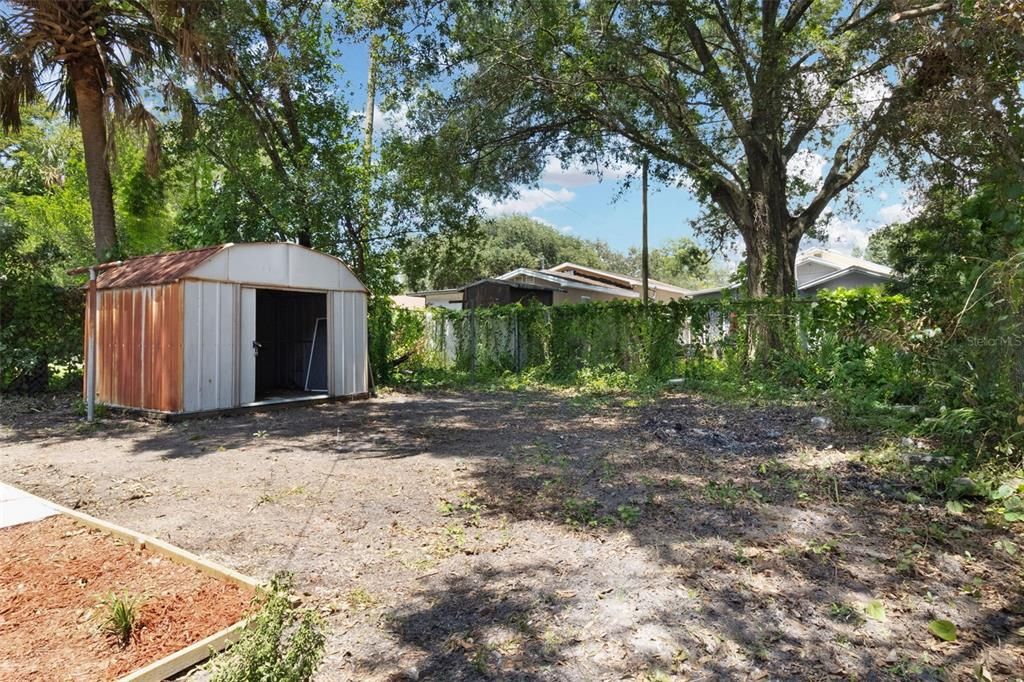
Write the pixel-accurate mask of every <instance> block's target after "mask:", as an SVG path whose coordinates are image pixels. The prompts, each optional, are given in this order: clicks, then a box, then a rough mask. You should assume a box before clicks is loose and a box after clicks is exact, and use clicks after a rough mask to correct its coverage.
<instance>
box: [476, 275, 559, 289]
mask: <svg viewBox="0 0 1024 682" xmlns="http://www.w3.org/2000/svg"><path fill="white" fill-rule="evenodd" d="M488 283H490V284H500V285H502V286H509V287H512V288H515V289H536V290H538V291H562V287H559V286H557V285H553V286H547V285H542V284H530V283H529V282H515V281H509V280H507V279H497V278H496V277H488V278H486V279H478V280H477V281H475V282H470V283H469V284H467V285H466V286H464V287H462V289H461V291H465V290H466V289H468V288H470V287H475V286H477V285H478V284H488Z"/></svg>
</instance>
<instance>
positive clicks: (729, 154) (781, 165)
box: [421, 0, 953, 296]
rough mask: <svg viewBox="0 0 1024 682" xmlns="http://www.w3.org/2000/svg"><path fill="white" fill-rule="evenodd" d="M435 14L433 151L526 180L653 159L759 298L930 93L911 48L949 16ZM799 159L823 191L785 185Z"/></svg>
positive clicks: (673, 0)
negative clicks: (735, 241) (569, 159)
mask: <svg viewBox="0 0 1024 682" xmlns="http://www.w3.org/2000/svg"><path fill="white" fill-rule="evenodd" d="M432 11H433V12H435V16H436V12H437V9H436V8H433V9H432ZM446 11H447V12H448V13H447V14H446V15H445V20H444V21H443V22H442V23H443V27H442V29H441V31H440V32H439V34H438V35H437V36H434V37H430V38H428V39H426V40H424V41H423V44H425V45H427V46H428V48H429V50H430V51H431V52H432V53H433V55H434V56H435V61H434V63H435V64H440V65H441V66H442V67H444V70H443V71H441V70H439V72H440V73H443V74H444V75H445V78H444V80H443V82H444V86H443V89H444V90H445V91H446V97H444V98H443V99H442V98H434V99H432V100H430V101H429V111H427V112H426V113H423V114H421V115H422V116H423V117H424V119H425V120H427V121H430V120H433V121H434V122H435V123H436V124H437V131H438V133H439V134H442V135H447V136H449V137H450V138H451V139H454V140H461V141H463V142H465V146H466V149H467V150H468V153H469V156H470V157H471V158H472V159H473V160H479V159H482V158H487V157H489V156H500V155H502V154H505V155H508V154H509V150H511V156H512V157H513V158H514V159H515V160H516V162H517V163H518V164H519V166H520V167H522V168H527V169H532V170H534V171H535V170H537V169H538V168H539V167H540V163H539V159H542V158H543V156H544V155H545V154H549V153H552V152H555V153H559V154H560V155H562V156H563V158H565V157H566V156H568V155H580V154H582V155H585V156H586V155H591V156H593V157H595V158H596V157H602V156H603V157H605V158H607V157H608V155H613V156H614V155H618V156H620V157H625V158H633V159H635V158H637V157H638V156H640V155H648V156H649V157H650V158H651V159H652V163H653V164H654V168H655V169H656V171H657V173H658V174H660V175H661V177H662V178H663V179H664V180H666V181H669V182H675V183H678V184H683V183H680V180H681V178H682V177H683V176H688V178H689V182H687V183H685V184H686V185H687V186H688V187H690V188H691V189H692V190H694V191H695V192H696V194H697V195H698V197H699V198H700V199H701V200H702V201H703V202H704V203H705V205H707V206H709V207H711V208H712V209H713V210H712V213H711V216H712V218H711V219H710V220H709V221H708V222H707V223H705V224H704V225H703V226H700V227H702V228H703V229H704V230H705V231H706V232H709V233H712V234H713V236H717V237H720V238H721V237H739V238H741V239H742V242H743V244H744V246H745V249H746V258H747V291H748V293H749V294H750V295H751V296H761V295H766V294H769V295H790V294H793V293H794V292H795V284H796V281H795V268H794V262H795V257H796V253H797V250H798V248H799V245H800V242H801V239H802V238H803V237H804V236H805V235H808V234H814V233H815V232H816V230H820V228H821V221H822V218H823V217H824V216H826V215H827V213H828V209H829V206H830V204H832V203H833V202H834V200H836V198H837V197H840V195H842V193H843V192H844V191H845V190H847V189H848V188H849V187H850V186H851V185H852V184H853V183H854V182H855V181H857V179H858V178H859V177H861V175H862V174H863V173H864V172H865V170H867V169H868V168H869V166H870V164H871V162H872V159H873V158H874V157H875V156H876V155H877V154H878V153H879V151H880V149H881V147H882V145H883V141H884V133H885V132H886V131H887V130H889V129H891V128H892V126H893V125H894V124H895V123H896V122H898V121H899V120H900V117H901V116H902V115H903V111H904V110H905V108H906V107H907V106H908V105H909V104H910V103H912V102H914V101H918V100H920V99H921V98H924V97H928V96H929V93H930V91H931V90H932V88H933V86H934V85H935V84H936V83H937V82H939V80H940V79H937V78H935V77H934V73H935V68H934V61H935V60H936V58H940V61H941V55H938V56H936V55H931V54H928V53H921V52H920V51H919V48H920V46H922V45H925V44H926V40H925V39H924V37H923V36H926V35H927V33H928V32H929V31H932V30H936V29H937V27H939V26H940V25H941V23H942V21H943V19H944V17H945V15H946V14H947V13H948V12H951V11H953V10H951V9H950V8H949V7H947V6H946V5H942V6H941V7H938V8H932V9H931V10H930V11H929V12H928V13H927V14H924V13H922V14H921V15H920V16H917V15H916V14H915V13H916V11H917V8H916V7H914V6H912V5H911V4H910V3H898V2H892V1H889V0H854V1H852V2H840V1H838V0H833V1H821V0H818V1H813V0H789V1H788V2H784V1H781V0H766V1H765V2H754V1H752V0H667V1H663V2H656V1H655V2H652V1H647V0H591V1H589V2H570V1H567V0H531V1H529V2H513V1H507V2H501V1H497V2H496V1H494V0H479V1H476V0H455V1H453V2H450V3H448V4H447V5H446ZM898 12H902V14H901V17H900V18H901V20H894V15H895V14H896V13H898ZM452 64H455V65H456V68H452ZM455 130H458V131H461V132H454V131H455ZM446 131H447V132H446ZM808 159H810V160H812V161H813V160H815V159H820V163H821V164H822V166H823V169H824V172H823V173H822V175H821V177H820V179H818V178H813V177H811V178H808V177H807V174H806V173H801V172H796V171H795V167H796V166H798V165H799V163H800V162H801V161H802V160H803V161H807V160H808ZM528 174H529V173H528V172H524V174H523V175H524V177H525V176H527V175H528Z"/></svg>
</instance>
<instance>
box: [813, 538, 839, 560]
mask: <svg viewBox="0 0 1024 682" xmlns="http://www.w3.org/2000/svg"><path fill="white" fill-rule="evenodd" d="M836 547H838V545H837V544H836V541H835V540H811V541H810V542H808V543H807V551H809V552H810V553H811V554H815V555H817V556H827V555H830V554H832V553H833V552H835V551H836Z"/></svg>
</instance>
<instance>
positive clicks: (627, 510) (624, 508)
mask: <svg viewBox="0 0 1024 682" xmlns="http://www.w3.org/2000/svg"><path fill="white" fill-rule="evenodd" d="M618 512H619V521H621V522H622V523H623V524H624V525H627V526H632V525H633V524H635V523H636V522H637V521H638V520H639V519H640V510H639V509H638V508H637V507H633V506H631V505H628V504H620V505H619V509H618Z"/></svg>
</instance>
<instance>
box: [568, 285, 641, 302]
mask: <svg viewBox="0 0 1024 682" xmlns="http://www.w3.org/2000/svg"><path fill="white" fill-rule="evenodd" d="M624 299H626V297H625V296H617V295H614V294H606V293H603V292H600V291H584V290H582V289H573V288H572V287H568V286H567V287H566V290H565V291H555V292H554V298H553V299H552V303H553V304H554V305H564V304H571V303H593V302H595V301H621V300H624ZM627 300H630V299H627Z"/></svg>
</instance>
